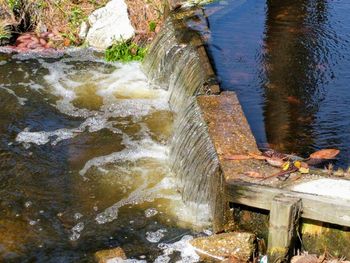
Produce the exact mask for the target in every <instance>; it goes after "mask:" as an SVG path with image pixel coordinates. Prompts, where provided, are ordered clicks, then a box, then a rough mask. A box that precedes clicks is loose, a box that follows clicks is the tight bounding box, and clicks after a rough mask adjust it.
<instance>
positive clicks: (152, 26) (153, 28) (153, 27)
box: [148, 20, 157, 32]
mask: <svg viewBox="0 0 350 263" xmlns="http://www.w3.org/2000/svg"><path fill="white" fill-rule="evenodd" d="M156 27H157V23H156V22H155V21H153V20H152V21H150V22H149V24H148V28H149V31H151V32H155V31H156Z"/></svg>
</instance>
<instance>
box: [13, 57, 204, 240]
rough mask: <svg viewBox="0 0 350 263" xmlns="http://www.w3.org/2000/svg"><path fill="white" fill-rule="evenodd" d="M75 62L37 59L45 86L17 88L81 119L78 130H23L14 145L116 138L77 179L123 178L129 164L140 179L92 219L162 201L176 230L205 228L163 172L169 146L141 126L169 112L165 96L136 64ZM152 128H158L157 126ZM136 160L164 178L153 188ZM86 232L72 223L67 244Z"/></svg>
mask: <svg viewBox="0 0 350 263" xmlns="http://www.w3.org/2000/svg"><path fill="white" fill-rule="evenodd" d="M80 60H82V59H81V58H80V57H79V58H77V57H73V58H72V57H68V58H62V59H61V60H59V61H54V62H52V61H47V60H45V59H39V63H40V66H41V70H45V72H46V74H45V75H44V76H43V80H44V81H43V82H40V83H38V82H33V81H32V80H30V79H28V82H23V83H22V85H24V86H26V87H27V88H29V89H31V90H32V91H33V92H37V93H39V94H40V96H45V97H46V100H47V101H48V102H49V103H51V105H52V106H53V107H55V108H56V109H57V110H58V111H59V112H60V113H61V114H64V115H67V116H71V117H73V118H80V119H81V123H80V125H79V126H77V127H75V128H74V127H73V128H72V127H64V128H59V129H54V130H49V131H47V130H41V131H40V130H32V129H31V128H30V127H27V128H25V129H24V130H23V131H21V132H19V133H18V134H17V137H16V141H17V142H18V143H21V144H23V146H24V147H25V148H26V149H29V148H30V147H31V146H32V145H38V146H40V145H46V144H49V145H51V146H56V145H58V144H60V143H62V142H63V141H68V142H69V140H71V139H73V138H79V136H81V135H82V134H85V133H96V132H99V131H102V130H108V131H110V132H112V133H113V134H117V135H118V136H119V137H120V138H121V141H120V146H121V148H120V149H116V150H115V151H114V152H112V153H109V154H107V155H98V156H94V157H92V158H91V159H89V160H88V161H86V162H85V164H84V165H83V166H82V167H81V169H80V171H79V174H80V175H81V176H83V178H84V179H85V180H90V179H89V178H90V177H91V176H92V175H94V176H95V175H96V174H98V175H99V176H101V177H106V178H107V177H108V176H109V174H110V173H113V171H114V170H113V168H112V169H111V168H110V165H118V170H120V169H122V167H125V169H126V170H128V171H127V172H126V173H129V172H130V163H134V164H136V167H135V168H134V169H135V170H134V172H133V171H132V170H131V174H132V175H131V176H135V175H133V173H135V172H136V173H137V174H141V179H140V180H135V181H130V180H129V181H127V177H125V178H124V179H123V180H125V183H127V184H126V188H124V189H134V190H133V191H130V190H123V193H124V197H123V198H121V199H120V200H118V201H117V202H115V203H114V204H113V205H111V206H109V207H107V208H105V209H104V210H103V211H100V212H99V213H98V214H97V215H96V218H95V221H96V223H98V224H106V223H108V222H112V221H114V220H117V219H118V218H119V213H120V209H121V208H123V207H125V206H128V205H135V204H142V203H145V202H146V203H147V202H154V201H155V200H157V199H166V200H168V203H167V205H168V206H169V208H168V213H169V214H170V215H172V216H173V217H176V218H178V221H179V224H180V225H181V224H182V225H183V226H188V223H190V224H192V225H194V226H206V225H208V218H209V214H208V207H207V206H206V205H200V206H198V205H197V204H195V203H189V204H188V205H185V204H184V203H183V202H182V198H181V195H180V194H179V193H177V192H176V191H175V189H176V188H177V187H178V185H179V184H178V183H177V182H176V180H175V179H174V177H173V175H172V173H171V171H170V169H169V167H168V158H169V146H168V145H167V143H165V142H160V141H159V140H155V139H154V136H153V135H152V134H154V133H155V132H157V129H159V128H158V127H153V126H152V125H151V126H150V124H147V123H145V122H144V120H147V119H148V118H150V116H152V114H157V113H159V112H170V109H169V104H168V100H169V94H170V92H169V91H166V90H164V89H160V88H158V87H157V86H154V85H152V84H150V83H149V82H148V79H147V77H146V76H145V75H144V73H143V72H142V70H141V68H140V64H139V63H128V64H118V63H115V64H106V63H105V62H103V65H104V68H101V67H100V66H99V65H98V63H102V62H101V61H96V60H95V61H93V63H92V65H91V68H87V67H86V66H85V67H80V66H79V61H80ZM82 61H83V62H84V60H82ZM94 63H97V65H94ZM169 123H171V120H166V123H164V126H165V127H166V126H167V125H169ZM129 125H136V126H137V127H138V128H137V129H136V130H134V131H132V132H131V133H130V132H128V131H125V127H128V126H129ZM153 125H159V124H158V123H157V122H156V124H153ZM161 126H162V125H160V127H161ZM161 129H164V127H161ZM141 160H156V162H157V163H159V165H160V168H161V169H162V173H163V174H164V175H165V177H163V178H159V179H160V181H159V182H158V183H156V184H154V183H153V181H154V179H152V176H153V173H154V171H153V169H154V168H153V167H148V165H141V166H138V163H139V162H140V161H141ZM158 169H159V168H158ZM127 185H129V186H127ZM193 208H196V209H193ZM148 213H149V212H148ZM157 213H158V212H157ZM157 213H154V214H152V215H153V216H154V215H155V214H157ZM149 214H150V216H151V213H149ZM86 229H87V227H84V223H83V222H79V223H77V225H75V226H74V227H73V228H72V229H71V236H70V239H71V240H78V239H79V238H80V236H81V234H82V232H83V231H85V230H86ZM161 235H163V234H162V233H161Z"/></svg>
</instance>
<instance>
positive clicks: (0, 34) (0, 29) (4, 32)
mask: <svg viewBox="0 0 350 263" xmlns="http://www.w3.org/2000/svg"><path fill="white" fill-rule="evenodd" d="M10 37H11V32H10V30H9V29H8V28H6V26H5V25H4V24H3V23H1V22H0V40H4V39H9V38H10Z"/></svg>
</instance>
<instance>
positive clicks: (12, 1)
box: [7, 0, 21, 11]
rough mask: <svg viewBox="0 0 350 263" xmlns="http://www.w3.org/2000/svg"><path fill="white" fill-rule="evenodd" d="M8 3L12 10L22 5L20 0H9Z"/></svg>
mask: <svg viewBox="0 0 350 263" xmlns="http://www.w3.org/2000/svg"><path fill="white" fill-rule="evenodd" d="M7 4H8V6H9V7H10V8H11V10H12V11H14V10H15V9H19V7H20V5H21V1H20V0H7Z"/></svg>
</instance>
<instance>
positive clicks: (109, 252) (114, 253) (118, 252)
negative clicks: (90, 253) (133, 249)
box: [95, 247, 126, 263]
mask: <svg viewBox="0 0 350 263" xmlns="http://www.w3.org/2000/svg"><path fill="white" fill-rule="evenodd" d="M115 258H118V259H126V255H125V252H124V250H123V249H122V248H121V247H116V248H112V249H105V250H100V251H97V252H96V253H95V260H96V262H98V263H107V262H108V261H109V260H111V259H115Z"/></svg>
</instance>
